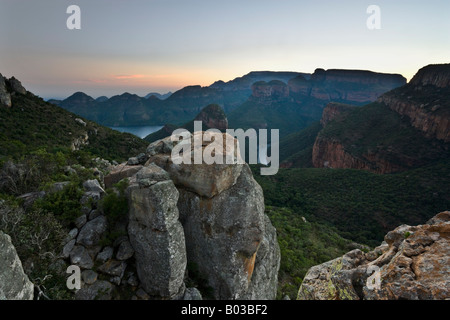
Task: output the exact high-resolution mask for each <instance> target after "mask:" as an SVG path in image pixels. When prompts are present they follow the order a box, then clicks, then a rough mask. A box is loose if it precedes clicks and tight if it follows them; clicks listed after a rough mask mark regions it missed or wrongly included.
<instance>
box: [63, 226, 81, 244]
mask: <svg viewBox="0 0 450 320" xmlns="http://www.w3.org/2000/svg"><path fill="white" fill-rule="evenodd" d="M77 235H78V229H77V228H73V229H71V230H70V231H69V233H68V234H67V237H66V239H65V242H66V243H67V242H69V241H70V240H72V239H75V238H76V237H77Z"/></svg>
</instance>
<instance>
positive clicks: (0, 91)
mask: <svg viewBox="0 0 450 320" xmlns="http://www.w3.org/2000/svg"><path fill="white" fill-rule="evenodd" d="M16 93H20V94H27V90H26V89H25V88H24V87H23V86H22V83H21V82H20V81H19V80H17V79H16V78H14V77H11V78H10V79H6V78H5V77H3V76H2V75H1V74H0V105H3V106H6V107H11V106H12V103H11V95H14V94H16Z"/></svg>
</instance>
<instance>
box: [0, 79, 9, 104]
mask: <svg viewBox="0 0 450 320" xmlns="http://www.w3.org/2000/svg"><path fill="white" fill-rule="evenodd" d="M0 104H2V105H4V106H6V107H11V95H10V94H9V92H8V89H7V88H6V81H5V78H3V76H2V74H1V73H0Z"/></svg>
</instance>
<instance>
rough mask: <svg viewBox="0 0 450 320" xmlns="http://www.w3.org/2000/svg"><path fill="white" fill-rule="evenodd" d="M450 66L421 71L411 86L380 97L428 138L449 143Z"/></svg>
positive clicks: (427, 68) (435, 66)
mask: <svg viewBox="0 0 450 320" xmlns="http://www.w3.org/2000/svg"><path fill="white" fill-rule="evenodd" d="M449 94H450V64H446V65H430V66H426V67H424V68H422V69H420V70H419V71H418V72H417V74H416V75H415V76H414V77H413V79H411V81H410V83H409V84H408V85H407V86H405V87H404V88H401V90H394V91H393V92H389V93H387V94H385V95H383V96H382V97H380V98H379V101H380V102H383V103H385V104H386V105H387V106H389V108H391V109H392V110H394V111H395V112H397V113H398V114H400V115H402V116H406V117H408V118H409V120H410V123H411V125H412V126H414V127H415V128H417V129H419V130H421V131H422V132H423V133H424V134H425V136H427V137H432V138H436V139H439V140H443V141H444V142H449V141H450V99H449Z"/></svg>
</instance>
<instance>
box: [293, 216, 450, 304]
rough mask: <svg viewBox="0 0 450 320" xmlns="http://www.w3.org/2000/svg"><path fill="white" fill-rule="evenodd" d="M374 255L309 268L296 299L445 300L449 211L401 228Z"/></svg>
mask: <svg viewBox="0 0 450 320" xmlns="http://www.w3.org/2000/svg"><path fill="white" fill-rule="evenodd" d="M384 240H385V241H384V242H383V243H382V244H381V245H380V246H379V247H377V248H375V249H374V250H373V251H370V252H367V253H364V252H362V251H361V250H359V249H356V250H353V251H350V252H349V253H347V254H345V255H344V256H342V257H340V258H337V259H335V260H332V261H329V262H326V263H324V264H321V265H318V266H315V267H312V268H311V269H310V270H309V271H308V273H307V274H306V276H305V278H304V279H303V283H302V285H301V287H300V290H299V293H298V299H300V300H359V299H365V300H400V299H408V300H434V299H436V300H444V299H449V298H450V280H449V278H448V275H449V273H450V212H449V211H445V212H442V213H440V214H438V215H436V216H435V217H434V218H432V219H430V220H429V221H428V222H427V223H426V224H424V225H418V226H408V225H402V226H399V227H398V228H396V229H395V230H393V231H391V232H389V233H388V234H387V235H386V236H385V239H384Z"/></svg>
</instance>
